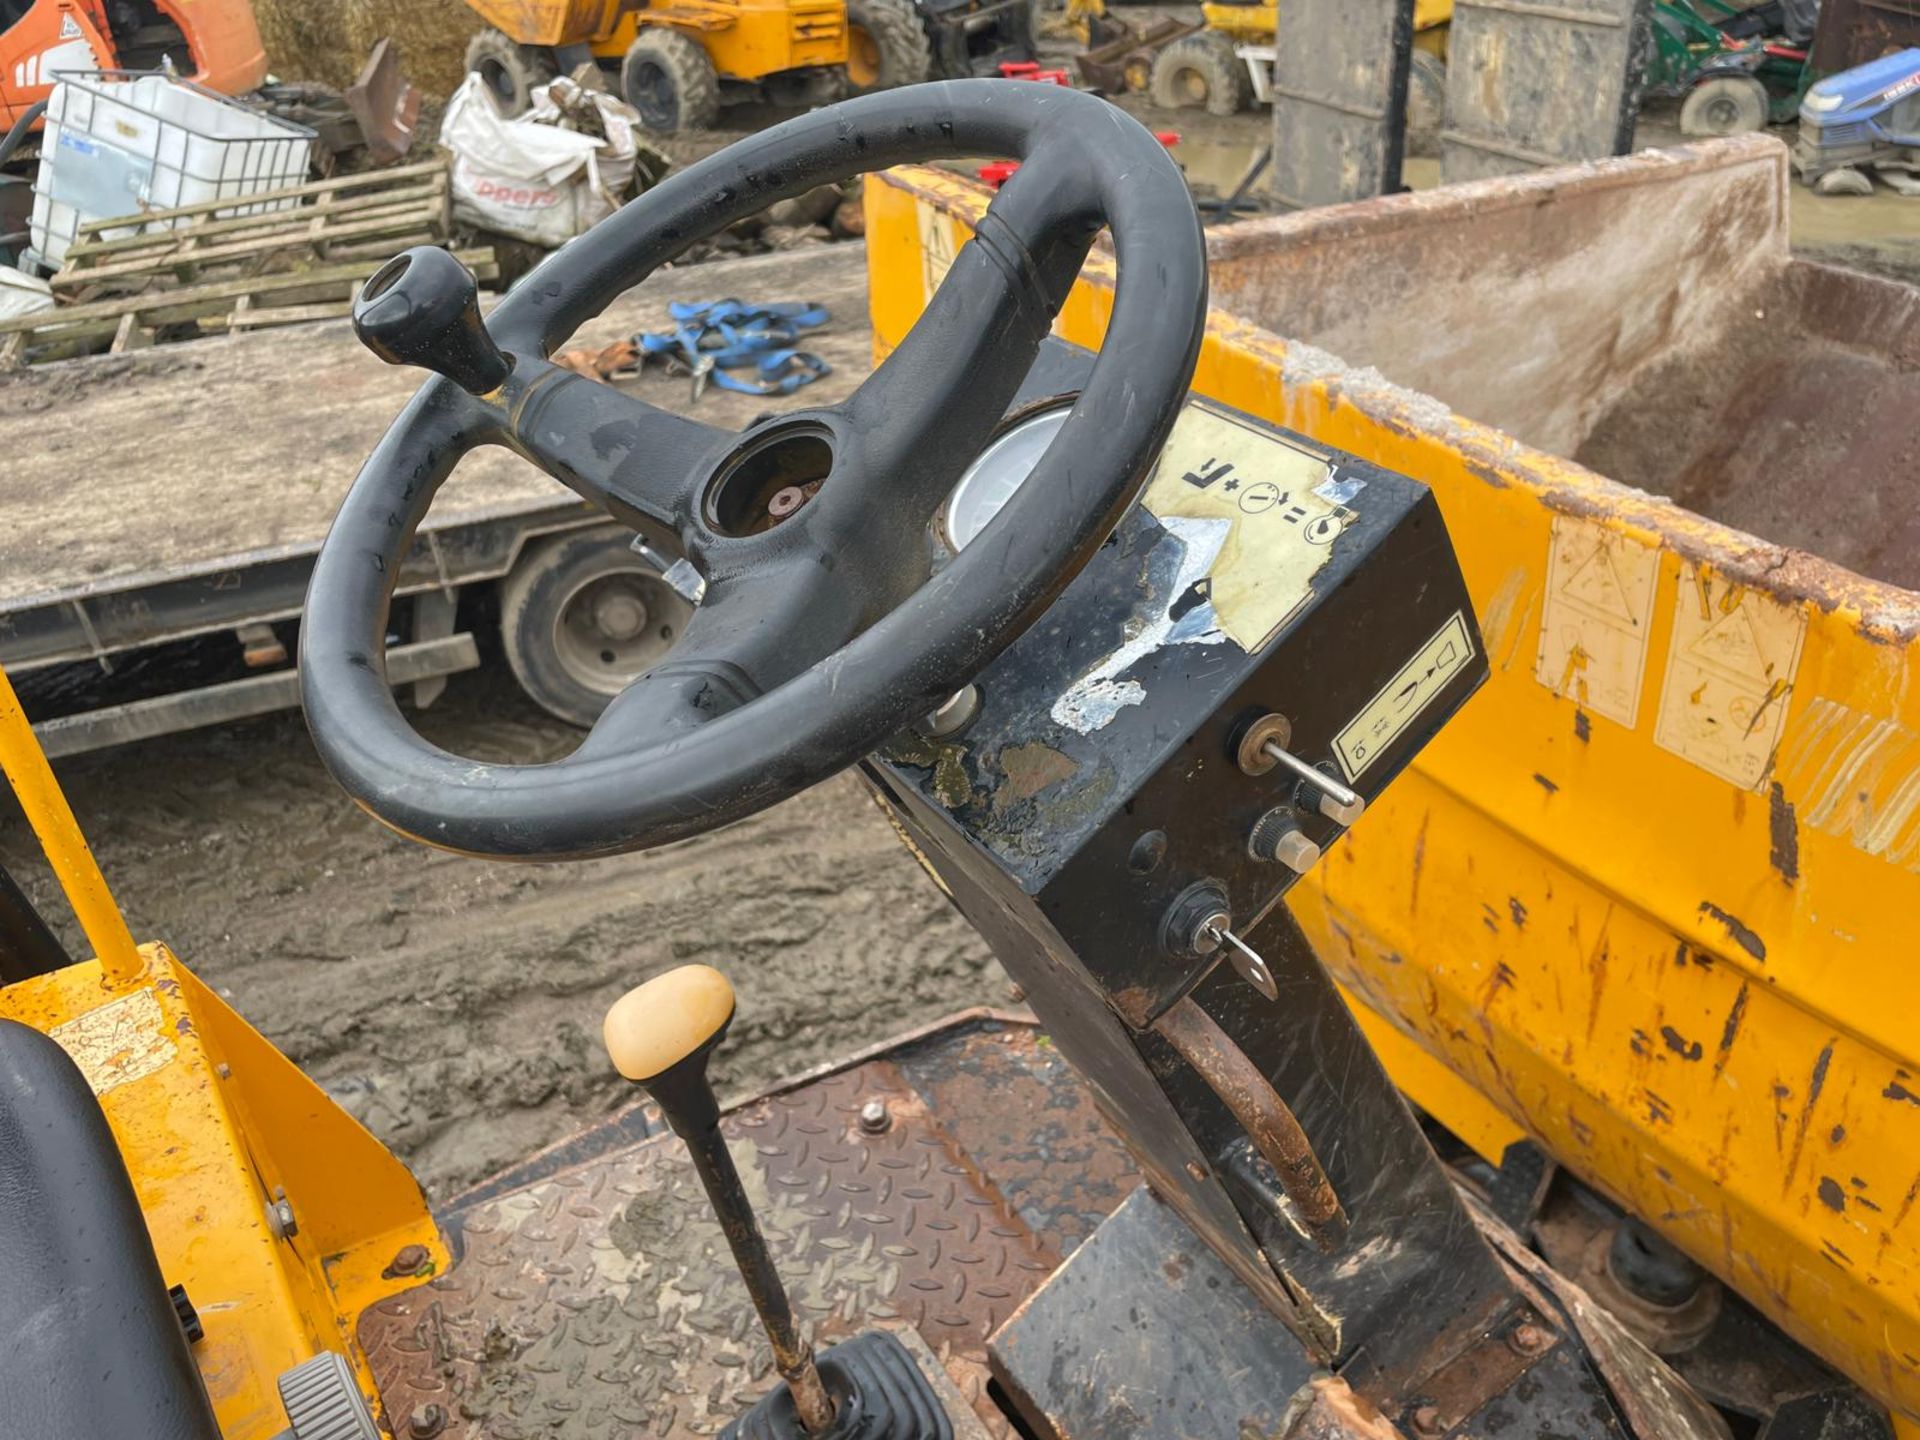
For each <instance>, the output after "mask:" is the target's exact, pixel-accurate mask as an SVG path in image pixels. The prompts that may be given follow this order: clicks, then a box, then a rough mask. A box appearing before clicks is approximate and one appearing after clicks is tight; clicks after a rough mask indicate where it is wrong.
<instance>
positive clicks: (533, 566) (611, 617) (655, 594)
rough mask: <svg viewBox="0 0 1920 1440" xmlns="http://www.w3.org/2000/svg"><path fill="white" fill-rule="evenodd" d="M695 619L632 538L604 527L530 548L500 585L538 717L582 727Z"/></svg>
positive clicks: (523, 681)
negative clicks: (539, 711) (637, 550)
mask: <svg viewBox="0 0 1920 1440" xmlns="http://www.w3.org/2000/svg"><path fill="white" fill-rule="evenodd" d="M692 614H693V607H692V606H691V605H689V604H688V603H687V602H686V601H685V600H683V599H682V598H681V597H680V595H679V593H678V592H677V591H675V590H674V588H673V587H672V586H671V585H669V584H667V582H666V580H665V579H663V578H662V577H661V574H660V572H659V571H658V570H657V569H655V568H654V567H653V566H652V565H649V564H648V563H647V562H646V561H645V560H643V559H641V557H640V556H639V555H637V554H636V553H634V550H633V546H632V536H630V535H629V534H628V533H627V532H626V531H624V530H614V529H610V528H605V527H598V528H595V529H592V530H574V531H569V532H568V533H566V534H564V535H556V536H554V537H553V538H551V539H549V540H543V541H540V542H538V543H536V544H534V545H530V546H528V547H527V549H526V550H525V551H523V552H522V553H521V556H520V558H519V559H518V560H517V561H515V562H514V566H513V570H512V572H511V573H509V574H508V576H507V578H506V579H505V580H504V581H502V582H501V584H500V640H501V644H502V646H503V648H504V649H505V650H506V652H507V664H508V665H510V666H511V667H512V668H513V675H514V678H515V679H516V680H518V681H519V682H520V688H521V689H523V690H525V691H526V692H527V694H528V696H529V697H530V698H531V699H532V700H533V702H534V703H535V704H536V705H538V706H539V707H540V708H541V709H543V710H545V711H546V712H547V713H548V714H550V715H554V716H557V717H559V718H560V719H562V720H565V721H566V722H567V723H568V724H570V725H579V726H581V727H583V728H584V727H586V726H588V725H591V724H592V723H593V722H594V720H595V719H596V718H598V716H599V714H600V712H601V711H602V710H604V709H606V708H607V703H608V702H609V701H611V700H612V699H613V697H614V696H616V695H618V694H619V693H620V692H621V691H622V690H624V689H626V688H627V686H628V685H629V684H631V683H632V682H633V681H634V680H636V679H638V678H639V677H640V676H641V675H643V674H645V673H646V672H647V671H648V670H651V669H652V668H653V667H654V666H655V665H658V664H659V663H660V662H661V661H662V660H663V659H665V658H666V656H667V652H668V651H670V650H671V649H672V648H673V646H674V642H675V641H676V640H678V639H679V638H680V634H681V632H682V631H683V630H684V629H685V628H686V624H687V621H688V619H689V618H690V617H691V616H692Z"/></svg>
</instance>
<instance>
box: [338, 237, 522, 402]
mask: <svg viewBox="0 0 1920 1440" xmlns="http://www.w3.org/2000/svg"><path fill="white" fill-rule="evenodd" d="M353 328H354V332H355V333H356V334H358V335H359V337H360V342H361V343H362V344H363V345H365V346H366V347H367V348H368V349H369V350H371V351H373V353H374V354H376V355H378V356H379V357H380V358H381V359H382V360H384V361H386V362H387V363H388V364H389V365H418V366H420V367H421V368H422V369H425V370H432V371H434V372H436V373H437V374H441V375H444V376H446V377H447V378H448V379H449V380H451V381H453V382H454V384H456V385H458V386H459V387H460V388H461V389H463V390H465V391H467V392H468V393H470V394H473V395H485V394H486V393H487V392H488V391H490V390H497V389H499V388H500V385H501V384H502V382H504V381H505V380H506V378H507V376H509V375H511V374H512V373H513V361H512V360H510V359H508V358H507V355H506V353H505V352H504V351H502V350H501V348H500V347H499V346H498V345H496V344H494V343H493V336H491V335H489V334H488V333H487V326H486V322H485V321H484V320H482V319H481V318H480V286H479V283H478V282H477V281H475V279H474V278H473V272H472V271H471V270H469V269H467V267H466V266H464V265H462V264H461V263H460V262H459V261H458V260H456V259H454V258H453V256H451V255H449V254H448V253H447V252H446V251H445V250H442V249H441V248H440V247H439V246H437V245H416V246H415V247H414V248H413V249H411V250H409V251H407V252H406V254H404V255H399V256H396V257H394V258H393V259H392V260H389V261H388V262H387V263H386V264H385V265H383V266H381V267H380V269H379V270H378V271H377V272H376V273H375V274H374V276H373V278H372V279H371V280H369V281H367V283H366V286H365V288H363V289H362V290H361V291H360V298H359V299H358V300H355V301H354V302H353Z"/></svg>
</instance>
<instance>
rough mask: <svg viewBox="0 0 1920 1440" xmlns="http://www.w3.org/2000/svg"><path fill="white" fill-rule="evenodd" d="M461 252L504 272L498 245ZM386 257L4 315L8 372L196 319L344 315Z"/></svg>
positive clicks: (126, 346)
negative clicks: (497, 259)
mask: <svg viewBox="0 0 1920 1440" xmlns="http://www.w3.org/2000/svg"><path fill="white" fill-rule="evenodd" d="M453 254H454V258H455V259H457V260H459V261H460V262H461V263H462V264H463V265H465V266H466V267H467V268H468V269H470V270H472V271H473V272H474V274H475V275H476V276H478V277H479V278H480V280H482V281H483V282H484V281H488V280H496V279H498V278H499V274H500V270H499V266H498V265H497V264H496V263H495V261H494V256H493V251H492V250H491V249H486V248H482V249H473V250H456V251H454V252H453ZM386 259H387V256H386V254H385V253H382V254H381V255H379V256H374V257H367V258H364V259H358V260H347V261H341V260H334V261H330V262H328V263H325V264H319V265H311V266H308V267H307V268H305V269H302V270H297V271H287V272H284V273H281V274H273V275H248V276H240V277H237V278H233V279H226V280H218V281H211V282H208V283H204V284H200V285H192V286H183V287H180V288H176V289H164V290H154V291H151V292H148V293H146V294H141V295H122V296H117V297H114V298H112V299H106V300H96V301H92V302H89V303H87V304H83V305H67V306H62V307H59V308H56V309H53V310H42V311H40V312H38V313H37V314H33V315H19V316H14V317H12V318H11V319H0V370H16V369H19V368H20V367H21V366H22V365H24V364H30V363H33V362H34V361H37V360H44V359H65V358H68V357H69V356H72V355H78V354H85V353H88V352H90V351H93V350H97V349H98V348H100V345H101V342H102V341H106V342H109V349H110V350H111V351H112V352H114V353H118V352H120V351H123V350H130V349H138V348H141V347H143V346H146V345H152V344H155V343H157V342H159V341H160V340H162V339H163V338H165V336H166V334H167V332H168V331H169V330H171V329H175V328H180V327H184V326H188V325H191V326H192V327H193V328H194V333H195V334H196V335H198V334H205V333H207V332H209V331H220V330H225V331H228V332H230V333H241V332H244V331H247V330H257V329H261V328H264V327H266V326H272V325H288V324H296V323H301V322H305V321H311V320H330V319H337V318H339V317H341V316H344V315H346V314H348V313H349V311H350V310H351V309H352V306H353V300H354V297H355V296H357V295H358V294H359V293H360V287H361V286H362V285H364V284H365V283H366V281H367V280H368V279H369V278H370V277H371V276H372V275H373V273H374V272H375V271H376V270H378V269H379V268H380V266H381V265H383V264H384V263H386Z"/></svg>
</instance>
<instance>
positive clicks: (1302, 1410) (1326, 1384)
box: [1275, 1375, 1402, 1440]
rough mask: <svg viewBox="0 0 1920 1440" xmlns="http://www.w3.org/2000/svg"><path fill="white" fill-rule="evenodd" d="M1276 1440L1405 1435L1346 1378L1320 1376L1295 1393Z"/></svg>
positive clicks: (1395, 1438) (1376, 1439) (1397, 1439)
mask: <svg viewBox="0 0 1920 1440" xmlns="http://www.w3.org/2000/svg"><path fill="white" fill-rule="evenodd" d="M1275 1440H1402V1434H1401V1431H1400V1430H1399V1429H1398V1428H1397V1427H1396V1426H1395V1425H1394V1423H1393V1422H1392V1421H1391V1420H1389V1419H1388V1418H1387V1417H1386V1416H1385V1415H1383V1414H1381V1413H1380V1408H1379V1407H1378V1406H1377V1405H1375V1404H1374V1403H1373V1402H1372V1401H1371V1400H1369V1399H1367V1398H1366V1397H1365V1396H1364V1395H1356V1394H1355V1393H1354V1392H1353V1387H1352V1386H1350V1385H1348V1384H1347V1382H1346V1381H1345V1380H1342V1379H1341V1378H1340V1377H1339V1376H1337V1375H1320V1376H1316V1377H1315V1378H1314V1379H1312V1380H1309V1381H1308V1382H1307V1383H1306V1384H1305V1385H1304V1386H1302V1387H1301V1389H1300V1393H1299V1394H1298V1395H1296V1396H1294V1398H1293V1402H1292V1403H1291V1404H1290V1405H1289V1406H1288V1407H1287V1413H1286V1415H1284V1416H1283V1417H1281V1421H1280V1429H1279V1432H1278V1434H1277V1435H1276V1437H1275Z"/></svg>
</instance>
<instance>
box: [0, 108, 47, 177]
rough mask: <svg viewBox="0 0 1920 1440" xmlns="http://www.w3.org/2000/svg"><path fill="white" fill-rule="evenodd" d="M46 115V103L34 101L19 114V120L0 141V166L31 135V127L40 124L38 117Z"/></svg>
mask: <svg viewBox="0 0 1920 1440" xmlns="http://www.w3.org/2000/svg"><path fill="white" fill-rule="evenodd" d="M46 113H47V102H46V101H45V100H36V101H34V102H33V104H31V105H29V106H28V107H27V108H26V109H25V110H23V111H21V112H20V118H19V119H18V120H16V121H14V122H13V128H12V129H11V130H9V131H7V138H6V139H4V140H0V166H4V165H5V164H6V163H7V161H9V160H11V159H12V158H13V152H14V151H16V150H18V149H19V148H20V146H21V143H22V142H23V141H24V140H25V139H26V138H27V136H28V135H29V134H31V133H32V131H33V127H34V126H35V125H38V124H39V123H40V117H41V116H42V115H44V114H46Z"/></svg>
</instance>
